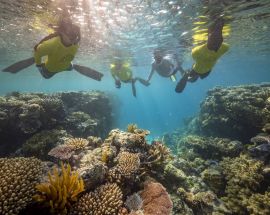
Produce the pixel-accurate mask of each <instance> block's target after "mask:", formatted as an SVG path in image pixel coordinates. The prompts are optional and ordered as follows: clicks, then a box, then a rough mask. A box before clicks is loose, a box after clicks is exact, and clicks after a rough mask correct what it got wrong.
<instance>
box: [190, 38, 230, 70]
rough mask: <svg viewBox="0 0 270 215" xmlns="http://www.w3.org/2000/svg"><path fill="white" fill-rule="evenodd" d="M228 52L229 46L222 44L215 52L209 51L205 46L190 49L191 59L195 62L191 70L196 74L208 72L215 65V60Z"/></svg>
mask: <svg viewBox="0 0 270 215" xmlns="http://www.w3.org/2000/svg"><path fill="white" fill-rule="evenodd" d="M228 50H229V45H228V44H226V43H222V45H221V47H220V48H219V49H218V51H217V52H215V51H212V50H209V49H208V48H207V44H204V45H201V46H197V47H195V48H193V49H192V57H193V59H194V61H195V64H194V65H193V70H194V71H195V72H197V73H198V74H205V73H207V72H209V71H210V70H211V69H212V68H213V67H214V66H215V64H216V62H217V60H218V59H219V58H220V57H221V56H222V55H223V54H224V53H225V52H227V51H228Z"/></svg>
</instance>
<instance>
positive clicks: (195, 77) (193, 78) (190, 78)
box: [188, 70, 200, 83]
mask: <svg viewBox="0 0 270 215" xmlns="http://www.w3.org/2000/svg"><path fill="white" fill-rule="evenodd" d="M199 77H200V75H199V74H198V73H197V72H195V71H194V70H191V71H190V73H189V76H188V82H191V83H194V82H195V81H197V80H198V78H199Z"/></svg>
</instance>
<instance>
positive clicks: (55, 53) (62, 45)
mask: <svg viewBox="0 0 270 215" xmlns="http://www.w3.org/2000/svg"><path fill="white" fill-rule="evenodd" d="M54 30H55V32H54V33H52V34H50V35H48V36H47V37H45V38H44V39H42V40H41V41H40V42H39V43H38V44H37V45H36V46H35V47H34V58H29V59H26V60H23V61H20V62H17V63H15V64H13V65H11V66H9V67H8V68H6V69H4V70H3V71H4V72H11V73H17V72H19V71H21V70H22V69H24V68H26V67H28V66H30V65H32V64H34V63H35V64H36V67H37V68H38V70H39V72H40V74H41V75H42V76H43V77H44V78H46V79H49V78H51V77H53V76H54V75H55V74H57V73H59V72H62V71H70V70H73V69H74V70H76V71H77V72H79V73H80V74H83V75H85V76H87V77H89V78H92V79H95V80H98V81H100V80H101V78H102V76H103V74H102V73H100V72H97V71H95V70H93V69H91V68H88V67H85V66H80V65H77V64H72V63H71V62H72V60H73V59H74V57H75V55H76V53H77V50H78V48H79V42H80V39H81V35H80V28H79V27H78V26H77V25H75V24H73V23H72V21H71V19H70V17H68V16H65V17H63V18H62V19H61V20H60V21H59V22H58V24H57V26H56V27H54Z"/></svg>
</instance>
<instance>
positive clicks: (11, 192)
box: [0, 157, 43, 215]
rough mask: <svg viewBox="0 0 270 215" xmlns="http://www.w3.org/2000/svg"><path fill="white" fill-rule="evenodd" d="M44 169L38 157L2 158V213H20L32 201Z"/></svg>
mask: <svg viewBox="0 0 270 215" xmlns="http://www.w3.org/2000/svg"><path fill="white" fill-rule="evenodd" d="M42 171H43V166H42V162H41V161H40V160H38V159H36V158H22V157H18V158H0V214H5V215H16V214H19V212H20V211H21V210H22V209H24V208H25V207H26V206H27V204H29V203H31V201H32V196H33V195H34V193H35V185H36V184H37V183H39V181H40V179H41V177H42Z"/></svg>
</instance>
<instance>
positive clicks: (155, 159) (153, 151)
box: [148, 141, 173, 164]
mask: <svg viewBox="0 0 270 215" xmlns="http://www.w3.org/2000/svg"><path fill="white" fill-rule="evenodd" d="M149 154H150V157H149V158H148V161H149V163H157V164H159V163H164V162H166V161H169V160H171V159H173V156H172V154H171V151H170V149H169V148H168V147H166V146H165V145H164V144H163V143H162V142H160V141H154V142H153V143H152V145H151V148H150V150H149Z"/></svg>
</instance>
